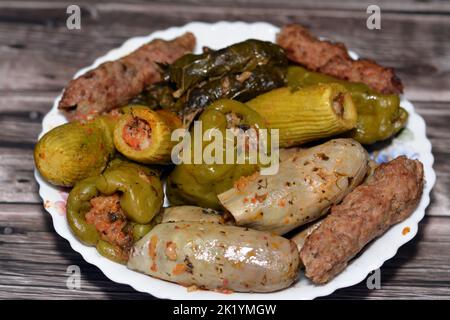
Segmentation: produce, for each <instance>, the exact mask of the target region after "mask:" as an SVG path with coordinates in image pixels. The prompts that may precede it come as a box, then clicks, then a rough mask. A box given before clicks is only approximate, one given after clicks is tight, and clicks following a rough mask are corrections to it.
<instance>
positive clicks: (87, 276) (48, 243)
mask: <svg viewBox="0 0 450 320" xmlns="http://www.w3.org/2000/svg"><path fill="white" fill-rule="evenodd" d="M448 261H450V218H448V217H427V218H425V219H424V220H423V221H422V223H421V224H420V229H419V234H418V235H417V237H416V238H415V239H414V240H413V241H411V242H409V243H408V244H406V245H405V246H403V247H402V248H401V249H400V250H399V252H398V254H397V255H396V256H395V257H394V258H393V259H391V260H389V261H388V262H386V264H385V265H384V266H383V267H382V269H381V286H382V288H381V289H380V290H368V289H367V287H366V281H363V282H362V283H361V284H359V285H357V286H354V287H351V288H346V289H342V290H339V291H338V292H337V293H336V294H333V295H331V296H330V297H331V298H368V299H379V298H393V299H395V298H431V297H432V298H449V297H450V274H449V273H448ZM70 265H77V266H79V267H80V269H81V290H76V291H71V290H69V289H68V288H67V286H66V281H67V273H66V271H67V268H68V266H70ZM14 297H15V298H50V299H104V298H122V299H135V298H140V299H141V298H150V296H149V295H145V294H140V293H137V292H134V291H133V289H132V288H130V287H129V286H126V285H120V284H116V283H114V282H112V281H110V280H108V279H107V278H106V277H105V276H104V275H103V274H102V273H101V271H99V270H98V269H97V268H96V267H94V266H91V265H89V264H87V263H86V262H84V261H83V259H82V257H81V256H80V255H79V254H78V253H76V252H74V251H73V250H72V249H71V248H70V246H69V244H68V242H67V241H65V240H64V239H62V238H61V237H60V236H59V235H57V234H56V233H55V232H54V230H53V226H52V223H51V218H50V215H49V214H47V213H46V212H44V209H43V208H42V206H40V205H23V204H0V299H3V298H14Z"/></svg>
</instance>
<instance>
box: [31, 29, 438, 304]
mask: <svg viewBox="0 0 450 320" xmlns="http://www.w3.org/2000/svg"><path fill="white" fill-rule="evenodd" d="M186 31H191V32H193V33H194V34H195V36H196V38H197V52H200V50H201V48H202V47H203V46H208V47H211V48H222V47H225V46H228V45H230V44H232V43H235V42H240V41H243V40H246V39H249V38H256V39H261V40H269V41H274V40H275V35H276V33H277V32H278V31H279V29H278V28H277V27H275V26H273V25H270V24H267V23H251V24H248V23H242V22H232V23H230V22H218V23H215V24H207V23H198V22H193V23H189V24H187V25H185V26H183V27H174V28H170V29H167V30H164V31H158V32H154V33H152V34H151V35H149V36H145V37H136V38H131V39H129V40H128V41H126V42H125V43H124V44H123V45H122V46H121V47H120V48H117V49H114V50H111V51H110V52H108V53H107V54H106V55H104V56H103V57H100V58H98V59H97V60H95V62H94V63H93V64H92V65H91V66H89V67H87V68H84V69H82V70H80V71H79V72H78V73H77V74H76V75H75V77H77V76H79V75H81V74H83V73H85V72H86V71H87V70H89V69H92V68H95V67H96V66H98V65H99V64H100V63H103V62H105V61H108V60H114V59H117V58H119V57H121V56H124V55H126V54H128V53H130V52H131V51H133V50H135V49H136V48H138V47H139V46H141V45H142V44H144V43H146V42H148V41H150V40H152V39H154V38H162V39H167V40H168V39H172V38H175V37H177V36H179V35H181V34H182V33H184V32H186ZM351 55H352V56H353V57H354V58H357V55H356V54H355V53H353V52H351ZM59 99H60V96H59V97H57V98H56V100H55V102H54V104H53V108H52V109H51V110H50V112H49V113H48V114H47V115H46V116H45V118H44V120H43V123H42V125H43V131H42V133H41V135H42V134H44V133H45V132H47V131H49V130H50V129H52V128H54V127H56V126H58V125H60V124H62V123H65V122H66V120H65V118H64V116H63V115H62V114H61V113H60V112H58V110H57V104H58V101H59ZM401 104H402V106H403V107H404V108H405V109H406V110H407V111H408V112H409V121H408V126H407V128H406V129H405V130H404V131H403V132H402V134H400V135H399V136H398V137H397V138H395V139H394V140H393V141H392V143H391V144H390V145H389V146H387V147H386V148H385V149H383V150H381V151H380V152H377V154H373V155H372V156H373V158H375V159H376V160H377V161H380V162H382V161H387V160H389V159H391V158H393V157H396V156H398V155H402V154H405V155H407V156H408V157H410V158H414V159H419V160H420V161H422V163H423V164H424V168H425V179H426V186H425V190H424V192H423V196H422V199H421V201H420V204H419V206H418V208H417V210H416V211H415V212H414V213H413V214H412V215H411V216H410V217H409V218H408V219H407V220H405V221H403V222H402V223H400V224H398V225H395V226H394V227H392V228H391V229H389V231H388V232H386V233H385V234H384V235H383V236H382V237H380V238H379V239H377V240H376V241H374V242H372V243H371V244H370V245H369V246H368V247H367V248H365V249H364V251H363V253H362V254H361V255H360V256H358V258H357V259H355V260H353V261H352V262H351V263H350V264H349V266H348V267H347V268H346V269H345V271H344V272H342V273H341V274H340V275H338V276H337V277H336V278H335V279H333V280H332V281H331V282H329V283H328V284H326V285H320V286H317V285H314V284H312V283H311V282H310V281H308V280H307V279H306V278H305V277H304V276H303V275H302V276H301V278H300V281H298V282H297V283H296V284H294V285H293V286H291V287H290V288H288V289H285V290H282V291H279V292H275V293H266V294H256V293H233V294H221V293H216V292H210V291H195V292H188V291H187V290H186V288H185V287H182V286H179V285H176V284H173V283H170V282H166V281H162V280H158V279H154V278H151V277H149V276H146V275H144V274H140V273H137V272H134V271H131V270H128V269H127V268H126V267H125V266H122V265H120V264H117V263H114V262H111V261H110V260H108V259H106V258H104V257H102V256H101V255H99V254H98V253H97V251H96V249H95V248H93V247H87V246H85V245H83V244H81V243H80V242H79V241H78V240H77V239H76V238H75V237H74V235H73V234H72V233H71V231H70V229H69V227H68V224H67V221H66V216H65V200H66V198H67V194H66V193H65V192H64V190H61V189H58V188H55V187H54V186H51V185H49V184H47V183H46V182H45V181H44V180H43V179H42V177H41V176H40V175H39V173H38V172H37V171H36V172H35V177H36V180H37V181H38V183H39V186H40V189H39V194H40V196H41V198H42V199H43V201H44V206H45V209H46V210H47V211H48V212H49V213H50V214H51V216H52V218H53V225H54V227H55V230H56V232H58V234H59V235H61V236H62V237H63V238H65V239H67V240H68V241H69V242H70V245H71V246H72V248H73V249H74V250H75V251H77V252H79V253H80V254H81V255H82V256H83V258H84V259H85V260H86V261H87V262H89V263H91V264H94V265H96V266H97V267H98V268H100V270H102V271H103V273H104V274H105V275H106V276H107V277H108V278H110V279H111V280H113V281H115V282H119V283H124V284H128V285H130V286H132V287H133V288H134V289H136V290H138V291H142V292H147V293H150V294H152V295H153V296H155V297H159V298H168V299H258V300H261V299H313V298H316V297H320V296H326V295H329V294H331V293H332V292H334V291H335V290H337V289H339V288H344V287H349V286H352V285H354V284H357V283H359V282H360V281H362V280H363V279H364V278H365V277H366V276H367V275H368V273H370V272H371V271H373V270H375V269H378V268H379V267H380V266H381V265H382V264H383V263H384V262H385V261H386V260H388V259H390V258H392V257H393V256H394V255H395V254H396V252H397V250H398V248H399V247H400V246H402V245H403V244H404V243H406V242H408V241H409V240H411V239H412V238H413V237H414V236H415V234H416V233H417V227H418V223H419V221H420V220H421V219H422V218H423V216H424V214H425V208H426V207H427V205H428V203H429V202H430V197H429V194H430V191H431V188H432V187H433V185H434V182H435V173H434V171H433V168H432V166H433V155H432V154H431V144H430V141H429V140H428V139H427V137H426V134H425V122H424V120H423V119H422V117H421V116H419V115H418V114H417V113H416V112H415V110H414V106H413V105H412V104H411V103H410V102H409V101H407V100H406V99H404V98H402V103H401ZM405 228H409V232H408V233H406V234H403V232H402V231H403V230H406V229H405Z"/></svg>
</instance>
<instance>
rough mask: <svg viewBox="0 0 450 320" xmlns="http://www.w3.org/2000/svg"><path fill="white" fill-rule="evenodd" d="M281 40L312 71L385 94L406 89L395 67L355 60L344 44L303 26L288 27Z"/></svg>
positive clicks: (290, 57) (278, 37)
mask: <svg viewBox="0 0 450 320" xmlns="http://www.w3.org/2000/svg"><path fill="white" fill-rule="evenodd" d="M277 43H278V45H280V46H281V47H282V48H283V49H284V50H285V52H286V55H287V57H288V59H289V60H291V61H293V62H296V63H299V64H301V65H303V66H305V67H306V68H308V69H310V70H313V71H318V72H321V73H325V74H328V75H331V76H334V77H337V78H340V79H344V80H348V81H351V82H361V83H365V84H367V85H368V86H369V87H370V88H372V89H373V90H375V91H378V92H381V93H384V94H389V93H394V94H398V93H402V92H403V85H402V83H401V81H400V79H399V78H397V76H396V75H395V73H394V70H393V69H392V68H385V67H383V66H380V65H379V64H377V63H376V62H374V61H372V60H367V59H359V60H353V59H352V58H351V57H350V55H349V54H348V52H347V48H346V47H345V45H344V44H342V43H333V42H330V41H325V40H319V39H318V38H316V37H315V36H314V35H312V34H311V33H310V32H309V31H308V30H307V29H306V28H305V27H303V26H301V25H298V24H289V25H286V26H284V27H283V28H282V29H281V32H280V33H279V34H278V36H277Z"/></svg>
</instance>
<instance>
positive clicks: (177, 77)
mask: <svg viewBox="0 0 450 320" xmlns="http://www.w3.org/2000/svg"><path fill="white" fill-rule="evenodd" d="M287 64H288V62H287V59H286V56H285V54H284V51H283V49H282V48H281V47H279V46H278V45H276V44H274V43H271V42H267V41H260V40H254V39H250V40H246V41H243V42H239V43H236V44H233V45H231V46H229V47H226V48H223V49H220V50H216V51H214V50H208V51H207V52H205V53H202V54H198V55H195V54H187V55H184V56H183V57H181V58H179V59H178V60H177V61H175V62H174V63H173V64H172V65H170V67H169V68H168V71H167V72H168V76H167V75H166V76H165V77H164V78H165V79H170V81H171V82H173V83H175V84H176V87H177V91H176V95H177V96H178V97H180V96H181V95H182V94H183V93H185V92H186V91H188V90H189V89H191V88H192V87H194V86H196V85H197V84H199V83H200V82H202V81H204V80H206V79H214V78H216V79H217V78H222V77H223V76H225V75H227V74H230V73H241V72H243V71H252V70H254V69H255V68H256V67H258V66H263V65H270V66H280V67H286V66H287Z"/></svg>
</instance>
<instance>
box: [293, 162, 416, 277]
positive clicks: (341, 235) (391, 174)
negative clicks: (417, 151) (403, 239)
mask: <svg viewBox="0 0 450 320" xmlns="http://www.w3.org/2000/svg"><path fill="white" fill-rule="evenodd" d="M423 181H424V178H423V166H422V163H421V162H420V161H417V160H409V159H407V158H406V157H404V156H401V157H398V158H397V159H395V160H392V161H390V162H388V163H386V164H382V165H380V166H379V167H378V168H377V169H375V172H374V175H373V177H372V178H371V179H370V180H369V181H368V182H367V183H366V184H363V185H360V186H359V187H357V188H356V189H355V190H353V191H352V192H351V193H349V194H348V195H347V196H346V197H345V198H344V200H343V201H342V203H341V204H339V205H335V206H333V207H332V209H331V213H330V215H328V216H327V217H326V218H325V219H324V220H323V222H322V223H321V224H320V226H319V227H318V228H317V229H316V230H315V231H313V232H312V233H311V235H310V236H309V237H308V238H307V239H306V242H305V244H304V246H303V248H302V250H301V251H300V258H301V260H302V262H303V264H304V266H305V269H306V272H305V273H306V276H307V277H308V278H310V279H311V280H312V281H313V282H315V283H326V282H328V281H329V280H331V279H332V278H333V277H334V276H335V275H337V274H338V273H339V272H341V271H342V270H343V269H344V268H345V267H346V266H347V263H348V261H349V260H350V259H352V258H353V257H354V256H355V255H356V254H357V253H358V252H359V251H360V250H361V249H362V248H363V247H364V246H365V245H366V244H367V243H369V242H370V241H371V240H373V239H374V238H376V237H378V236H380V235H381V234H383V233H384V232H385V231H386V230H387V229H388V228H389V227H390V226H392V225H393V224H396V223H398V222H400V221H403V220H404V219H406V218H407V217H408V216H409V215H410V214H411V213H412V212H413V211H414V209H415V208H416V206H417V204H418V202H419V200H420V197H421V194H422V189H423Z"/></svg>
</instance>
